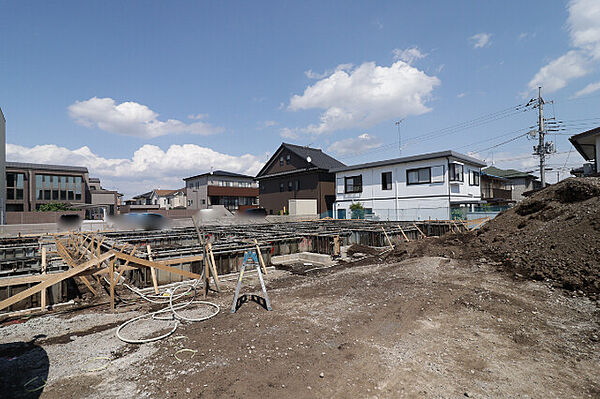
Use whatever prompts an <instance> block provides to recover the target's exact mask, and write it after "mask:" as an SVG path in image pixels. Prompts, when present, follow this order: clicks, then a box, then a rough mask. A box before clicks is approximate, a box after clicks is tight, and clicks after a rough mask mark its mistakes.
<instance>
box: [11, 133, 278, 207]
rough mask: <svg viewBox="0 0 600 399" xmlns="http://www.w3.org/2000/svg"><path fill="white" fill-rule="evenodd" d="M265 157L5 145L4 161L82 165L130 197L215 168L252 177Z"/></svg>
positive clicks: (175, 149) (150, 148)
mask: <svg viewBox="0 0 600 399" xmlns="http://www.w3.org/2000/svg"><path fill="white" fill-rule="evenodd" d="M265 158H266V157H265V156H263V157H260V156H255V155H251V154H244V155H241V156H233V155H228V154H223V153H219V152H217V151H214V150H212V149H210V148H207V147H201V146H199V145H196V144H184V145H171V146H170V147H169V148H168V149H167V150H166V151H164V150H162V149H161V148H160V147H158V146H155V145H150V144H146V145H143V146H142V147H140V148H139V149H137V150H136V151H135V152H134V153H133V154H132V156H131V158H104V157H102V156H100V155H98V154H95V153H93V152H92V150H90V148H89V147H87V146H84V147H81V148H78V149H75V150H70V149H68V148H65V147H59V146H56V145H53V144H47V145H36V146H34V147H24V146H20V145H16V144H7V145H6V159H7V160H10V161H19V162H34V163H51V164H59V165H77V166H85V167H87V168H88V170H89V172H90V176H92V177H99V178H100V179H101V181H102V185H103V187H108V188H113V189H118V190H119V191H120V192H122V193H123V194H125V195H126V197H130V196H132V195H135V194H140V193H141V192H146V191H150V190H151V189H153V188H157V187H160V188H173V189H175V188H180V187H183V185H184V182H183V180H182V179H183V178H184V177H188V176H193V175H195V174H198V173H203V172H206V171H208V170H210V168H211V167H214V168H215V169H223V170H227V171H231V172H238V173H246V174H249V175H255V174H256V173H257V172H258V171H259V170H260V168H261V167H262V165H263V163H264V161H265Z"/></svg>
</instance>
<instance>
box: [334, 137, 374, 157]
mask: <svg viewBox="0 0 600 399" xmlns="http://www.w3.org/2000/svg"><path fill="white" fill-rule="evenodd" d="M380 145H381V142H380V141H379V140H378V139H377V138H376V137H375V136H371V135H370V134H368V133H363V134H361V135H360V136H358V137H352V138H348V139H343V140H340V141H336V142H334V143H332V144H331V145H330V146H329V148H328V149H327V151H329V152H333V153H335V154H337V155H339V156H344V155H352V154H358V153H359V152H363V151H366V150H371V149H373V148H377V147H379V146H380Z"/></svg>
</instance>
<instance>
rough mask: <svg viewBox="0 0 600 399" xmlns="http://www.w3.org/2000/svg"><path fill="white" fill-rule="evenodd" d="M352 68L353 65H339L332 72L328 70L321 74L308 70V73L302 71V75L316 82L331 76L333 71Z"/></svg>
mask: <svg viewBox="0 0 600 399" xmlns="http://www.w3.org/2000/svg"><path fill="white" fill-rule="evenodd" d="M353 66H354V65H353V64H340V65H338V66H337V67H336V68H335V69H334V70H331V69H328V70H326V71H325V72H323V73H318V72H314V71H313V70H312V69H309V70H308V71H304V75H306V77H307V78H309V79H315V80H318V79H323V78H324V77H325V76H329V75H331V74H332V73H334V72H335V71H347V70H350V69H352V67H353Z"/></svg>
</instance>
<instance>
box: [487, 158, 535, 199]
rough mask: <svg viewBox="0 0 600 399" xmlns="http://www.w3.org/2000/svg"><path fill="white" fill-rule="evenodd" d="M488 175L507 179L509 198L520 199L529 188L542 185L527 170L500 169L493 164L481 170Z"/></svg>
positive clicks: (533, 188)
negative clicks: (509, 191)
mask: <svg viewBox="0 0 600 399" xmlns="http://www.w3.org/2000/svg"><path fill="white" fill-rule="evenodd" d="M481 172H482V173H484V174H486V175H488V176H496V177H501V178H505V179H508V183H507V184H506V186H505V187H506V189H509V188H510V190H511V200H512V201H521V200H522V199H524V198H525V197H524V196H523V193H525V192H527V191H531V190H537V189H540V188H541V187H542V184H541V182H540V181H539V180H538V177H537V176H535V175H532V174H531V173H529V172H521V171H519V170H515V169H500V168H496V167H495V166H489V167H487V168H485V169H483V170H482V171H481Z"/></svg>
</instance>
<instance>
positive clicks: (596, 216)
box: [477, 177, 600, 295]
mask: <svg viewBox="0 0 600 399" xmlns="http://www.w3.org/2000/svg"><path fill="white" fill-rule="evenodd" d="M477 236H478V239H479V240H480V242H481V244H482V246H483V248H484V250H486V251H489V252H491V253H492V254H493V255H494V256H495V257H497V258H499V260H501V261H502V262H503V264H504V265H505V266H506V267H508V268H510V269H511V270H515V271H516V272H519V273H521V274H524V275H527V276H529V277H531V278H534V279H537V280H543V279H551V280H554V281H556V282H558V283H560V285H561V286H562V287H564V288H566V289H569V290H578V291H583V292H586V293H588V294H595V295H597V294H600V178H597V177H588V178H570V179H566V180H563V181H561V182H559V183H558V184H555V185H553V186H549V187H547V188H546V189H544V190H540V191H539V192H537V193H535V194H534V195H532V196H531V197H530V198H528V199H526V200H524V201H523V202H522V203H520V204H518V205H517V206H515V207H514V208H512V209H509V210H507V211H505V212H503V213H501V214H500V215H498V216H497V217H496V218H495V219H493V220H492V221H490V222H489V223H487V224H486V225H485V226H484V227H483V228H482V229H481V230H480V231H478V232H477Z"/></svg>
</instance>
